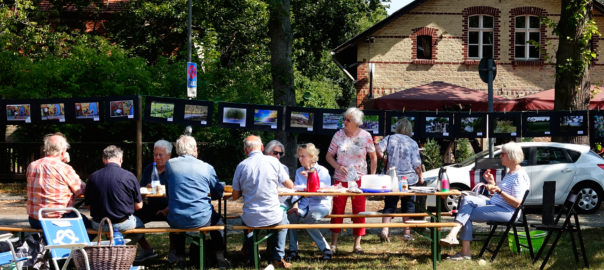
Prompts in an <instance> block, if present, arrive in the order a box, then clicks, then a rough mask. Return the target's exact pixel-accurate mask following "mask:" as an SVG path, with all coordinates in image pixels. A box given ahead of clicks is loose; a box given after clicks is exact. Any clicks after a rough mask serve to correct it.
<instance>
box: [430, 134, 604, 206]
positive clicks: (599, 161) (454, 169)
mask: <svg viewBox="0 0 604 270" xmlns="http://www.w3.org/2000/svg"><path fill="white" fill-rule="evenodd" d="M518 144H519V145H520V146H521V147H522V150H523V152H524V161H523V162H522V164H521V165H522V167H523V168H524V169H525V170H526V172H527V173H528V175H529V177H530V179H531V188H530V192H529V195H528V197H527V199H526V202H525V205H541V204H542V197H543V194H542V193H543V182H545V181H555V182H556V195H555V204H562V203H564V200H565V199H566V197H567V196H568V193H569V192H570V191H571V190H572V191H576V192H580V193H581V195H582V197H581V201H580V202H579V204H578V206H579V211H580V212H582V213H593V212H595V211H597V210H598V209H599V208H600V205H601V204H602V200H603V199H604V192H603V190H604V159H603V158H602V157H600V156H598V155H597V154H596V153H594V152H593V151H591V150H590V149H589V146H587V145H578V144H568V143H552V142H521V143H518ZM500 149H501V146H497V147H495V149H494V150H493V157H495V158H499V154H500V152H501V150H500ZM485 157H488V151H483V152H480V153H477V154H475V155H474V156H472V157H470V158H468V159H466V160H464V161H462V162H460V163H456V164H453V165H449V166H446V169H447V175H448V176H449V182H450V186H451V188H454V189H459V190H470V189H471V188H473V187H474V185H475V184H476V183H475V182H476V181H471V179H470V171H472V169H473V168H474V165H475V163H474V162H475V160H476V159H481V158H485ZM438 171H439V169H434V170H430V171H427V172H425V173H424V180H425V181H426V184H427V185H428V186H436V185H437V181H436V180H437V177H438ZM472 172H473V171H472ZM473 184H474V185H473ZM457 199H458V198H457V197H456V196H449V197H448V198H447V199H446V200H445V202H444V208H443V210H447V211H450V210H453V209H456V208H457ZM435 205H436V203H435V199H434V198H433V197H428V200H427V206H435Z"/></svg>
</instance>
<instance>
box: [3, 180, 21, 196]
mask: <svg viewBox="0 0 604 270" xmlns="http://www.w3.org/2000/svg"><path fill="white" fill-rule="evenodd" d="M0 193H8V194H23V195H25V194H27V183H26V182H19V183H3V184H0Z"/></svg>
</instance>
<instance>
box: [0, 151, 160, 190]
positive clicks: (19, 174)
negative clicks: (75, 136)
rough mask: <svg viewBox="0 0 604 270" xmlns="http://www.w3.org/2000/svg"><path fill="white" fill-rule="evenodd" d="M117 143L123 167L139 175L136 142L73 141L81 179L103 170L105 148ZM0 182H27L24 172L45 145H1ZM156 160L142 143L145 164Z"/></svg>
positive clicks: (74, 160) (73, 158)
mask: <svg viewBox="0 0 604 270" xmlns="http://www.w3.org/2000/svg"><path fill="white" fill-rule="evenodd" d="M110 144H115V145H117V146H119V147H120V148H122V150H124V162H123V164H122V167H123V168H124V169H126V170H129V171H131V172H132V173H134V174H136V143H134V142H125V143H124V142H121V143H106V142H74V143H70V145H71V148H70V149H69V150H68V152H69V155H70V157H71V162H70V163H69V165H71V166H72V167H73V168H74V169H75V170H76V172H77V173H78V175H79V176H80V177H81V178H87V177H88V175H89V174H91V173H92V172H94V171H95V170H98V169H100V168H102V167H103V162H102V160H101V157H102V152H103V149H104V148H105V147H107V146H108V145H110ZM0 150H1V152H0V182H18V181H25V173H26V170H27V166H28V165H29V163H30V162H32V161H34V160H36V159H39V158H41V157H42V156H43V153H42V143H32V142H20V143H7V142H0ZM152 159H153V143H152V142H146V143H143V161H150V160H152Z"/></svg>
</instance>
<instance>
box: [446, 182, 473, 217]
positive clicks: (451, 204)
mask: <svg viewBox="0 0 604 270" xmlns="http://www.w3.org/2000/svg"><path fill="white" fill-rule="evenodd" d="M451 189H458V190H459V191H463V190H470V189H469V188H468V187H466V186H464V185H456V184H453V185H451ZM459 197H460V195H449V196H447V198H446V199H445V200H444V201H443V207H442V209H443V211H447V212H451V211H453V210H457V206H458V205H457V204H458V203H459Z"/></svg>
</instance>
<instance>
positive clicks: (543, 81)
mask: <svg viewBox="0 0 604 270" xmlns="http://www.w3.org/2000/svg"><path fill="white" fill-rule="evenodd" d="M559 13H560V2H559V1H554V0H545V1H524V0H522V1H520V0H506V1H500V0H467V1H448V0H428V1H426V2H424V3H423V4H422V5H421V6H419V7H417V8H415V9H414V10H412V11H411V12H410V13H407V14H405V15H403V16H401V17H399V18H398V19H396V20H394V21H392V22H391V23H390V24H388V25H386V26H384V27H382V28H381V29H379V30H377V31H376V32H375V33H373V34H372V37H374V39H373V42H371V43H369V42H363V43H359V44H357V46H358V50H357V52H358V53H357V61H358V62H359V65H358V67H357V74H358V75H357V76H358V77H357V84H356V89H357V104H359V105H360V106H362V105H363V103H364V101H366V100H367V95H368V94H369V92H370V91H369V89H368V88H369V74H368V72H369V68H368V63H373V64H375V69H374V74H373V89H372V90H373V91H372V92H373V97H374V98H377V97H380V96H383V95H388V94H391V93H394V92H396V91H400V90H404V89H407V88H411V87H415V86H419V85H423V84H428V83H430V82H433V81H444V82H447V83H451V84H456V85H459V86H463V87H467V88H472V89H482V90H485V91H486V89H487V84H485V83H483V82H482V81H481V80H480V78H479V76H478V67H477V63H478V61H475V60H471V59H468V58H467V57H466V56H467V51H466V47H467V46H465V43H466V39H465V38H464V37H465V36H467V28H465V29H464V23H467V16H468V15H472V14H489V15H493V16H494V17H495V20H494V23H495V29H494V31H495V40H496V45H495V59H496V62H497V68H498V70H497V77H496V78H495V81H494V85H493V86H494V89H495V93H496V94H497V95H501V96H505V97H509V98H516V97H522V96H525V95H528V94H533V93H536V92H539V91H541V90H544V89H551V88H553V87H554V72H555V66H554V65H553V64H552V60H555V53H556V49H557V43H558V38H557V36H554V35H553V34H552V33H551V29H547V28H545V27H542V29H541V34H540V36H541V46H542V48H545V54H543V53H542V55H541V57H540V58H541V59H539V60H537V61H515V60H514V54H513V53H514V51H513V50H514V48H513V45H514V43H513V42H514V34H513V29H514V25H513V24H514V17H515V16H518V15H543V16H547V17H548V18H550V19H552V20H554V21H557V20H558V19H559V17H560V14H559ZM594 13H595V14H594V15H595V20H596V22H597V23H598V25H599V28H600V29H604V15H603V14H600V13H598V12H597V11H595V12H594ZM466 26H467V25H466ZM418 34H420V35H430V36H432V37H433V43H434V44H435V46H436V47H435V48H433V50H435V53H433V56H434V57H433V59H432V60H431V61H417V59H416V55H415V51H416V48H417V47H416V46H417V43H416V42H417V40H416V37H417V35H418ZM603 42H604V41H603V40H600V39H598V38H596V39H595V40H594V43H593V44H594V48H596V49H598V48H603V47H602V46H604V44H602V43H603ZM601 45H602V46H601ZM595 64H596V65H595V66H594V69H593V71H592V74H591V75H592V81H593V82H602V81H604V60H602V58H601V57H600V58H598V59H597V60H596V61H595Z"/></svg>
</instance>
